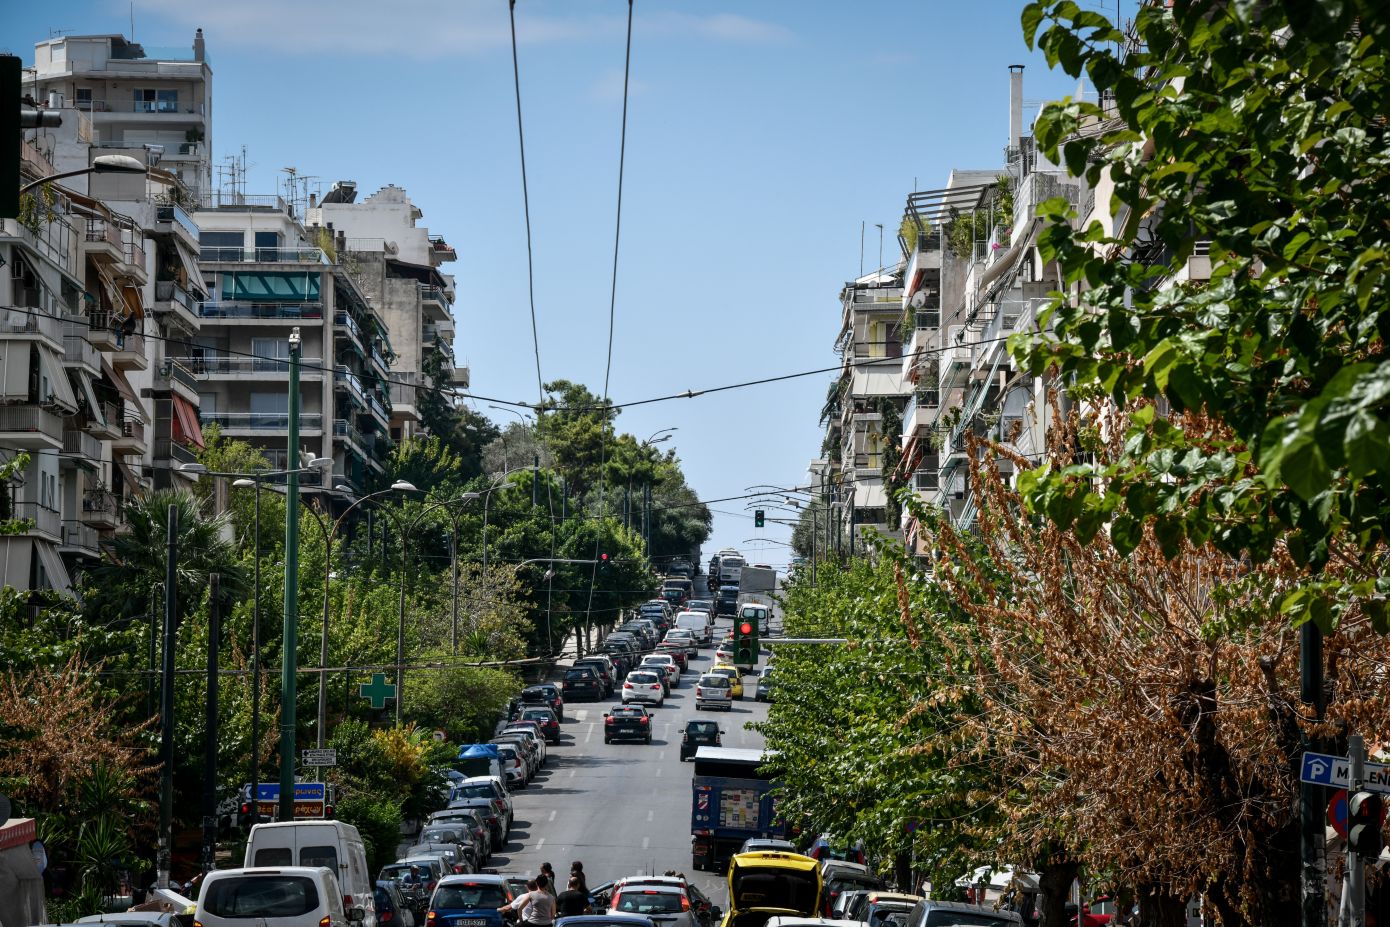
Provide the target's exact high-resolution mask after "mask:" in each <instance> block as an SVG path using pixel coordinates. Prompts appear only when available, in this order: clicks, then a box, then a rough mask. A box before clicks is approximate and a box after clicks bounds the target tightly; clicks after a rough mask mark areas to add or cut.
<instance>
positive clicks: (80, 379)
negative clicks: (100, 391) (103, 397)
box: [68, 369, 106, 422]
mask: <svg viewBox="0 0 1390 927" xmlns="http://www.w3.org/2000/svg"><path fill="white" fill-rule="evenodd" d="M68 374H69V375H70V376H71V377H72V379H73V382H74V383H75V384H76V385H77V392H78V394H79V395H81V397H82V400H83V401H84V402H86V403H87V416H88V417H89V418H91V419H93V420H94V421H98V422H105V421H106V414H105V410H104V409H102V407H101V402H100V401H99V400H98V399H97V393H96V390H94V389H92V378H91V376H90V375H89V374H88V373H87V372H86V371H85V370H73V369H69V370H68Z"/></svg>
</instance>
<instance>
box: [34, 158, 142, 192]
mask: <svg viewBox="0 0 1390 927" xmlns="http://www.w3.org/2000/svg"><path fill="white" fill-rule="evenodd" d="M148 171H149V168H147V167H145V165H143V164H141V163H140V162H139V161H138V160H136V159H135V158H132V157H130V156H129V155H97V156H96V157H95V158H93V159H92V166H91V167H82V168H78V169H77V170H75V171H63V172H62V173H61V174H49V175H48V176H47V177H40V178H39V179H38V180H34V181H30V182H29V183H26V184H25V185H24V186H22V187H20V188H19V193H20V195H21V196H23V195H24V194H25V193H28V192H29V191H30V190H32V189H34V188H35V187H38V186H42V185H43V184H46V183H52V182H53V181H55V180H66V179H67V178H69V177H81V176H82V175H84V174H145V173H148Z"/></svg>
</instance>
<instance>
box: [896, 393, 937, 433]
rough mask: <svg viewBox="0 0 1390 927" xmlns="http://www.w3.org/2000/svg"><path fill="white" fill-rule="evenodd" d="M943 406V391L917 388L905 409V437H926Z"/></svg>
mask: <svg viewBox="0 0 1390 927" xmlns="http://www.w3.org/2000/svg"><path fill="white" fill-rule="evenodd" d="M940 406H941V392H940V391H939V390H935V389H922V390H917V391H916V392H914V393H913V394H912V396H911V397H910V398H909V399H908V400H907V406H906V407H905V408H904V409H903V438H904V439H906V438H908V437H910V436H911V435H914V434H915V435H917V436H918V437H925V436H926V434H927V433H928V432H929V431H930V430H931V428H932V426H933V424H934V423H935V422H936V417H937V414H938V412H939V410H940Z"/></svg>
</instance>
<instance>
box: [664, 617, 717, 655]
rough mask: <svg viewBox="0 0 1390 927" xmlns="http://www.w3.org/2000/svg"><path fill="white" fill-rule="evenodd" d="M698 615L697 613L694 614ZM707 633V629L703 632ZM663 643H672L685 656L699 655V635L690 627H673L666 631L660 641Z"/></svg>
mask: <svg viewBox="0 0 1390 927" xmlns="http://www.w3.org/2000/svg"><path fill="white" fill-rule="evenodd" d="M695 617H696V618H698V617H700V616H699V615H696V616H695ZM705 633H706V634H708V631H706V632H705ZM661 643H662V644H663V645H667V644H672V645H675V646H677V647H679V648H680V649H681V651H682V652H683V653H684V654H685V655H686V656H687V657H696V656H699V655H700V637H699V636H698V635H697V633H696V632H695V631H692V630H691V629H690V628H682V627H679V626H677V627H674V628H672V629H671V630H669V631H667V632H666V637H664V638H663V639H662V641H661Z"/></svg>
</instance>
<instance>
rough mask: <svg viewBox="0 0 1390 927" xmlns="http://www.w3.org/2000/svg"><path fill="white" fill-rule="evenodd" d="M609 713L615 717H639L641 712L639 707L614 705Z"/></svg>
mask: <svg viewBox="0 0 1390 927" xmlns="http://www.w3.org/2000/svg"><path fill="white" fill-rule="evenodd" d="M609 714H611V715H612V716H613V717H615V718H640V717H642V714H643V712H642V709H640V708H625V707H620V706H617V705H615V706H613V710H612V711H611V712H609Z"/></svg>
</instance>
